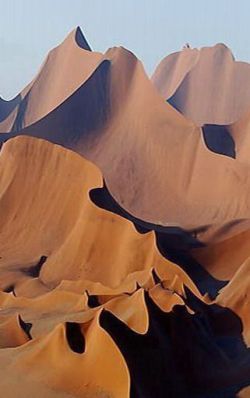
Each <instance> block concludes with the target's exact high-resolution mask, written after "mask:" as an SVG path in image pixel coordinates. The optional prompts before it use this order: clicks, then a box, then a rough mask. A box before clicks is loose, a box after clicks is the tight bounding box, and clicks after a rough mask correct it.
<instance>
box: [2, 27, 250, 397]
mask: <svg viewBox="0 0 250 398" xmlns="http://www.w3.org/2000/svg"><path fill="white" fill-rule="evenodd" d="M249 80H250V66H249V65H248V64H245V63H240V62H236V61H234V59H233V56H232V54H231V52H230V50H229V49H228V48H227V47H226V46H224V45H220V44H219V45H216V46H215V47H212V48H203V49H200V50H198V49H190V48H185V49H184V50H182V51H181V52H179V53H175V54H171V55H169V56H168V57H166V58H165V59H164V60H163V61H162V62H161V63H160V65H159V66H158V67H157V68H156V71H155V73H154V74H153V76H152V79H151V80H150V79H149V78H148V76H147V75H146V73H145V71H144V68H143V65H142V63H141V62H140V61H139V60H138V59H137V58H136V57H135V55H134V54H132V53H131V52H129V51H128V50H126V49H124V48H121V47H119V48H118V47H114V48H111V49H109V50H108V51H107V52H106V53H104V54H101V53H97V52H93V51H91V49H90V47H89V45H88V43H87V41H86V39H85V38H84V36H83V34H82V32H81V31H80V29H79V28H77V29H76V30H74V31H73V32H72V33H70V34H69V36H68V37H67V38H66V39H65V40H64V42H63V43H62V44H60V45H59V46H58V47H56V48H54V49H53V50H52V51H51V52H50V53H49V54H48V56H47V58H46V59H45V61H44V63H43V65H42V66H41V68H40V70H39V72H38V74H37V75H36V77H35V78H34V79H33V80H32V82H31V83H30V84H29V85H28V86H27V87H25V88H24V89H23V90H22V92H21V93H19V94H18V95H17V96H16V97H15V98H14V99H13V100H11V101H5V100H3V99H1V100H0V138H1V142H2V147H1V152H0V217H1V223H0V366H1V373H0V390H1V394H2V395H1V396H3V397H8V398H16V397H20V398H33V397H35V396H36V397H41V398H44V397H46V398H47V397H48V398H57V397H58V398H59V397H60V398H61V397H62V398H64V397H65V398H70V397H71V398H73V397H79V398H94V397H96V398H97V397H98V398H108V397H112V398H129V397H132V398H165V397H183V398H195V397H197V398H217V397H218V398H219V397H225V398H233V397H237V396H239V397H248V396H249V385H250V351H249V347H250V315H249V312H250V298H249V287H250V278H249V275H250V269H249V267H250V262H249V254H250V247H249V243H248V242H249V238H250V223H249V221H250V208H249V205H248V201H249V199H250V167H249V166H250V164H249V161H248V147H249V145H248V140H249V138H248V137H249V136H250V135H249V133H248V128H249V116H248V115H249V112H250V94H249V93H250V91H249V89H248V83H250V81H249Z"/></svg>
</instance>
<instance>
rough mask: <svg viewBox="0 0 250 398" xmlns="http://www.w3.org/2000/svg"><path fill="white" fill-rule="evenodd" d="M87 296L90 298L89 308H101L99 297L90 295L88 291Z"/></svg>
mask: <svg viewBox="0 0 250 398" xmlns="http://www.w3.org/2000/svg"><path fill="white" fill-rule="evenodd" d="M86 294H87V296H88V306H89V307H90V308H95V307H99V306H100V305H101V304H100V303H99V300H98V296H97V295H95V294H89V293H88V291H87V290H86Z"/></svg>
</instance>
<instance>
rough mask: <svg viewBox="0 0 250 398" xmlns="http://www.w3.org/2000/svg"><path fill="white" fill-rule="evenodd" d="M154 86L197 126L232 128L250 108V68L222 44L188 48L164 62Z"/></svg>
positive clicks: (157, 72)
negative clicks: (249, 86) (208, 125)
mask: <svg viewBox="0 0 250 398" xmlns="http://www.w3.org/2000/svg"><path fill="white" fill-rule="evenodd" d="M152 82H153V84H154V85H155V86H156V87H157V89H158V90H159V92H160V93H161V95H162V96H163V97H164V98H165V99H166V100H168V101H169V102H170V103H171V104H172V105H173V106H174V107H175V108H176V109H178V110H179V111H180V112H181V113H182V114H184V115H185V116H186V117H187V118H189V119H191V120H193V121H194V122H195V123H196V124H197V125H198V126H202V125H204V124H220V125H221V124H231V123H233V122H236V121H237V120H238V119H239V118H240V117H241V116H243V115H244V113H245V112H246V111H248V110H249V106H250V93H249V90H248V85H249V83H250V66H249V64H248V63H246V62H238V61H235V60H234V57H233V54H232V53H231V51H230V49H229V48H228V47H227V46H225V45H224V44H222V43H219V44H216V45H215V46H214V47H203V48H201V49H199V50H197V49H191V48H186V49H184V50H183V51H181V52H179V53H175V54H171V55H169V56H167V57H166V58H164V59H163V60H162V61H161V63H160V64H159V65H158V67H157V68H156V70H155V72H154V74H153V76H152Z"/></svg>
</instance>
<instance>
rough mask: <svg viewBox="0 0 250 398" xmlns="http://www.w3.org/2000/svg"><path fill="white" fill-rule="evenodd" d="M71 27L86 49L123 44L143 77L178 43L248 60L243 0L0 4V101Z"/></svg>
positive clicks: (20, 0)
mask: <svg viewBox="0 0 250 398" xmlns="http://www.w3.org/2000/svg"><path fill="white" fill-rule="evenodd" d="M78 25H79V26H80V27H81V28H82V30H83V32H84V34H85V36H86V38H87V40H88V41H89V43H90V46H91V47H92V49H94V50H98V51H105V50H106V49H107V48H109V47H112V46H114V45H123V46H125V47H127V48H129V49H130V50H132V51H133V52H134V53H135V54H136V55H137V56H138V57H139V58H140V59H141V60H142V61H143V62H144V65H145V67H146V70H147V71H148V72H149V73H151V72H152V71H153V69H154V67H155V66H156V65H157V63H158V62H159V61H160V59H161V58H163V57H164V56H165V55H167V54H168V53H170V52H173V51H176V50H179V49H181V47H182V45H183V44H184V43H186V42H189V43H190V44H191V45H192V46H193V47H201V46H204V45H212V44H215V43H217V42H224V43H225V44H227V45H228V46H229V47H230V48H231V49H232V50H233V52H234V54H235V56H236V59H240V60H244V61H250V1H249V0H182V1H181V0H171V1H170V0H0V50H1V53H0V76H1V80H0V81H1V87H0V95H1V96H2V97H4V98H11V97H12V96H14V95H15V94H16V93H18V92H19V91H20V90H21V89H22V88H23V87H24V86H25V85H26V84H27V83H28V82H29V81H30V80H31V78H32V77H33V75H34V74H35V73H36V71H37V69H38V67H39V65H40V64H41V62H42V60H43V59H44V57H45V55H46V54H47V52H48V51H49V49H51V48H52V47H54V46H55V45H57V44H58V43H60V41H62V40H63V39H64V37H65V36H66V35H67V34H68V32H70V31H71V30H72V29H73V28H74V27H76V26H78Z"/></svg>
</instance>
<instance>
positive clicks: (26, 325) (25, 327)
mask: <svg viewBox="0 0 250 398" xmlns="http://www.w3.org/2000/svg"><path fill="white" fill-rule="evenodd" d="M18 321H19V324H20V326H21V328H22V329H23V331H24V332H25V333H26V335H27V336H28V338H29V339H30V340H32V336H31V334H30V330H31V328H32V323H29V322H24V321H23V319H22V318H21V316H20V315H18Z"/></svg>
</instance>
